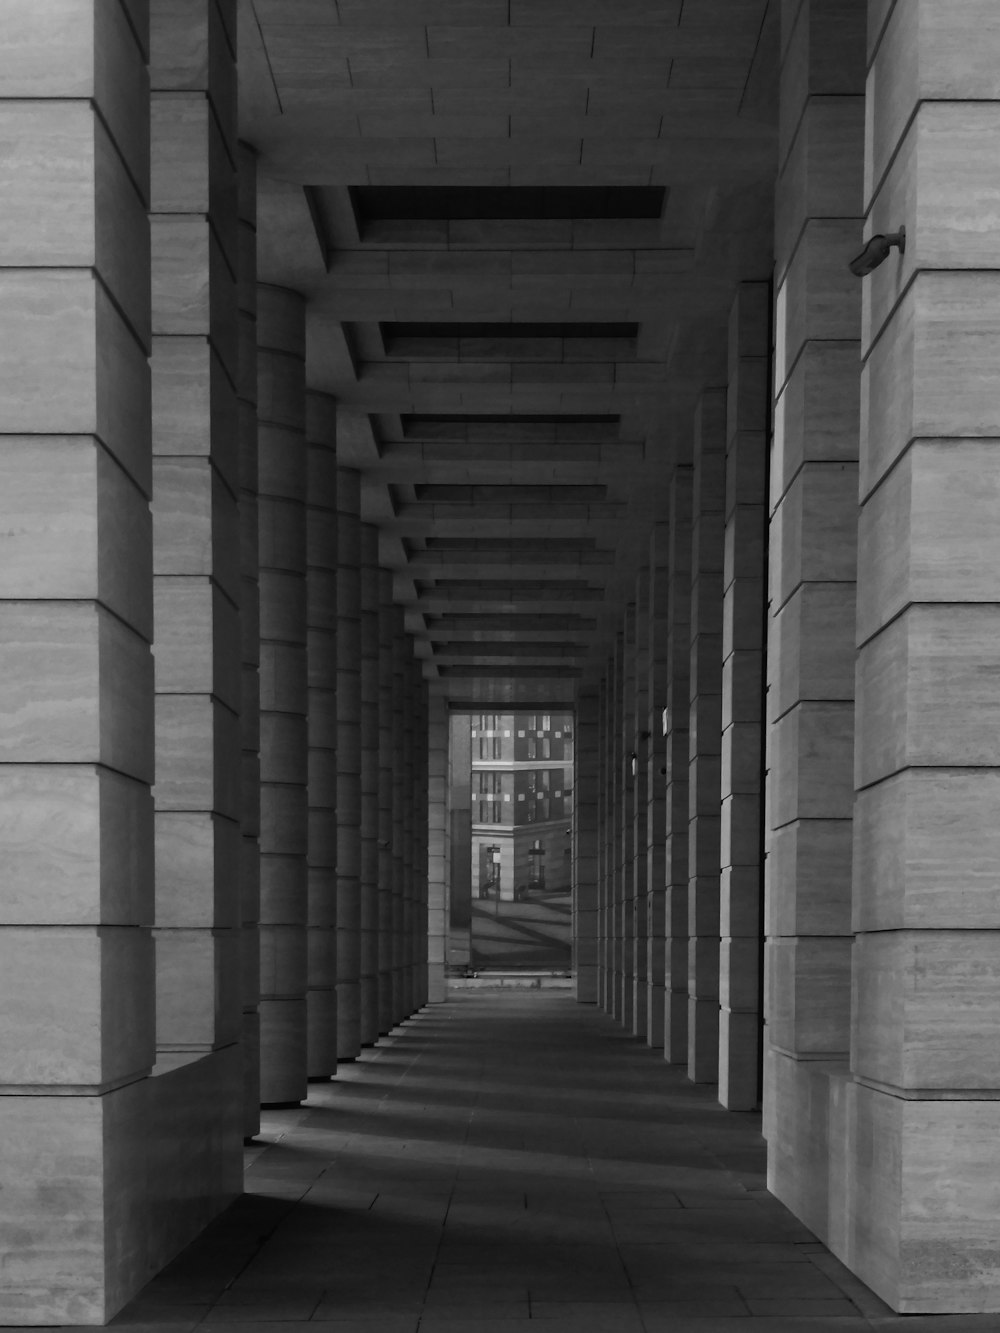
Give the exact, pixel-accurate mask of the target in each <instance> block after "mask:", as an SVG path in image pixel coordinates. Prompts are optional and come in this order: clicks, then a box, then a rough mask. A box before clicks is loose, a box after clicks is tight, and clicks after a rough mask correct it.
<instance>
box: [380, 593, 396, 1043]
mask: <svg viewBox="0 0 1000 1333" xmlns="http://www.w3.org/2000/svg"><path fill="white" fill-rule="evenodd" d="M378 577H379V608H378V1030H379V1034H380V1035H384V1034H385V1033H387V1032H388V1031H389V1029H390V1028H391V1027H392V1025H393V1022H394V1020H395V1015H394V1014H393V1008H392V765H393V755H392V628H393V615H392V571H391V570H388V569H380V570H379V576H378Z"/></svg>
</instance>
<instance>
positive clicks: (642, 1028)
mask: <svg viewBox="0 0 1000 1333" xmlns="http://www.w3.org/2000/svg"><path fill="white" fill-rule="evenodd" d="M648 691H649V570H648V569H643V570H641V571H640V572H639V574H638V576H637V577H636V584H635V652H634V656H633V670H632V754H634V755H635V764H634V767H635V773H634V775H633V777H632V885H633V897H632V1022H631V1030H632V1032H633V1034H634V1035H635V1036H637V1037H642V1038H643V1039H645V1036H646V1004H647V1001H648V999H649V996H648V995H647V993H646V987H647V980H646V978H647V965H648V961H649V960H648V958H647V956H646V949H647V944H646V932H647V926H648V913H649V907H648V886H647V878H646V870H647V861H648V857H649V848H648V847H647V845H646V842H647V839H646V820H647V818H648V814H649V811H648V810H647V808H646V806H647V801H648V799H649V797H648V793H649V765H648V758H649V703H648ZM631 768H632V764H631V761H630V764H629V771H630V772H631Z"/></svg>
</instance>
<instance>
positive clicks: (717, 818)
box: [688, 389, 726, 1083]
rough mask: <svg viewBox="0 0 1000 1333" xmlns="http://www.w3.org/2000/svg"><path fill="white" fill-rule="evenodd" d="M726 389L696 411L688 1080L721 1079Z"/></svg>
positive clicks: (709, 392)
mask: <svg viewBox="0 0 1000 1333" xmlns="http://www.w3.org/2000/svg"><path fill="white" fill-rule="evenodd" d="M725 489H726V391H725V389H706V390H705V391H704V392H703V393H702V395H701V398H700V400H699V403H698V408H697V410H696V412H695V425H694V472H693V482H692V498H691V677H690V680H689V683H688V688H689V693H690V707H691V711H690V720H689V727H690V732H689V737H688V755H689V764H688V815H689V821H690V822H689V824H688V1077H689V1078H690V1079H692V1080H693V1081H694V1082H695V1083H715V1082H716V1081H717V1080H718V1076H719V876H720V864H721V861H720V844H719V838H720V827H721V810H720V790H721V787H720V772H721V766H722V564H723V538H724V515H723V509H724V505H725Z"/></svg>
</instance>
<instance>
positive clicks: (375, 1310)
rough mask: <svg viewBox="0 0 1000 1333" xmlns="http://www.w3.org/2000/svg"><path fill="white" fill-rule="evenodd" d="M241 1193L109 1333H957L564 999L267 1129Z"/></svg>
mask: <svg viewBox="0 0 1000 1333" xmlns="http://www.w3.org/2000/svg"><path fill="white" fill-rule="evenodd" d="M265 1126H266V1128H265V1131H264V1134H263V1136H262V1137H263V1139H264V1140H266V1145H267V1146H263V1147H255V1148H253V1149H252V1150H251V1152H250V1158H251V1164H250V1167H249V1170H248V1174H247V1189H248V1191H249V1192H248V1193H247V1194H246V1195H245V1196H244V1197H243V1198H242V1199H241V1200H240V1201H238V1202H237V1203H236V1204H235V1205H234V1206H233V1207H232V1208H231V1209H230V1210H229V1211H228V1212H227V1213H226V1215H225V1216H224V1217H223V1218H220V1219H219V1221H218V1222H217V1223H215V1224H214V1225H213V1226H212V1227H211V1228H210V1229H209V1231H208V1232H206V1233H205V1235H204V1236H202V1237H201V1238H200V1239H199V1240H198V1241H197V1242H196V1243H195V1244H194V1245H192V1246H191V1247H190V1248H189V1249H188V1250H187V1251H185V1253H184V1254H182V1255H181V1256H180V1258H179V1259H178V1260H176V1261H175V1262H174V1263H173V1264H172V1265H171V1266H170V1268H169V1269H167V1270H166V1271H165V1272H164V1273H162V1274H161V1275H160V1276H159V1277H158V1278H157V1279H156V1280H155V1281H154V1282H152V1283H151V1284H150V1285H149V1286H148V1287H147V1288H146V1289H145V1291H144V1292H143V1293H142V1294H141V1296H140V1297H139V1298H138V1299H137V1300H136V1301H134V1302H133V1303H132V1305H131V1306H129V1307H128V1308H127V1309H126V1310H125V1311H123V1313H122V1314H121V1315H119V1317H118V1318H117V1319H116V1320H115V1325H116V1326H119V1327H120V1326H140V1325H141V1326H145V1327H146V1328H147V1330H148V1325H149V1324H150V1323H156V1324H157V1325H158V1326H160V1327H162V1328H165V1329H166V1330H169V1331H170V1333H190V1331H191V1330H193V1329H195V1328H198V1330H199V1333H215V1330H224V1331H225V1333H237V1330H238V1329H246V1330H247V1333H281V1330H284V1333H288V1324H289V1322H298V1321H309V1322H310V1331H311V1333H319V1329H320V1328H321V1327H322V1329H323V1333H355V1331H356V1330H366V1333H466V1331H468V1333H503V1331H504V1330H510V1331H511V1333H517V1330H518V1329H520V1328H522V1327H523V1321H525V1320H528V1319H537V1320H544V1321H545V1325H546V1329H547V1330H548V1333H619V1330H629V1331H634V1333H643V1330H645V1333H854V1331H855V1330H857V1333H868V1330H869V1329H870V1328H872V1327H874V1328H889V1327H890V1326H892V1327H893V1328H895V1327H896V1326H897V1325H899V1326H902V1325H903V1324H904V1323H905V1328H906V1333H924V1331H925V1330H930V1329H932V1328H933V1329H934V1330H935V1331H937V1330H940V1331H941V1333H946V1331H947V1333H958V1330H959V1329H962V1330H964V1329H966V1328H973V1327H975V1328H979V1327H983V1328H985V1327H987V1323H986V1322H984V1321H988V1320H989V1319H990V1318H991V1316H983V1317H978V1316H976V1317H972V1318H971V1319H969V1318H963V1317H954V1316H953V1317H948V1316H943V1317H938V1318H926V1319H925V1318H920V1317H909V1318H907V1319H905V1320H903V1319H899V1318H897V1317H896V1316H893V1315H892V1314H891V1312H890V1311H889V1310H888V1307H886V1306H885V1305H883V1303H882V1302H881V1301H879V1300H878V1299H877V1298H876V1297H875V1296H873V1295H872V1294H871V1292H869V1291H868V1289H867V1288H866V1287H864V1286H862V1284H861V1283H860V1282H858V1280H857V1279H856V1278H854V1277H853V1276H852V1275H851V1274H850V1273H848V1271H847V1270H846V1269H845V1268H843V1267H842V1265H840V1264H839V1263H838V1262H837V1261H836V1260H835V1259H834V1258H833V1257H832V1256H831V1255H830V1254H829V1253H828V1252H827V1251H826V1250H825V1249H824V1247H823V1246H822V1245H820V1244H818V1243H817V1242H816V1241H815V1240H814V1239H813V1237H812V1236H811V1235H810V1233H809V1232H808V1231H806V1230H805V1229H804V1228H803V1227H802V1226H801V1225H800V1224H799V1223H798V1222H797V1221H796V1220H795V1219H794V1218H793V1217H792V1216H791V1214H790V1213H788V1212H787V1211H786V1210H785V1209H784V1208H783V1207H782V1206H781V1205H780V1204H779V1203H778V1202H777V1201H776V1200H774V1199H773V1198H772V1197H771V1196H770V1195H769V1194H768V1193H767V1192H766V1190H765V1185H764V1146H763V1141H762V1139H761V1138H760V1134H759V1127H760V1126H759V1117H757V1116H754V1115H734V1114H730V1113H727V1112H725V1111H723V1110H722V1109H721V1108H720V1107H719V1106H718V1104H717V1103H716V1102H715V1101H714V1096H713V1092H712V1090H711V1089H707V1088H697V1087H694V1086H693V1085H692V1084H690V1083H689V1082H688V1081H687V1080H686V1078H684V1076H683V1075H682V1074H681V1073H680V1072H679V1071H677V1070H675V1069H672V1068H670V1067H669V1066H668V1065H666V1064H664V1062H663V1060H662V1057H661V1055H660V1053H657V1052H653V1051H650V1050H648V1049H647V1048H646V1047H645V1046H644V1045H642V1044H641V1043H640V1042H638V1041H636V1040H635V1039H634V1038H631V1037H628V1036H626V1035H625V1034H624V1033H623V1032H622V1031H621V1029H620V1028H618V1027H617V1026H616V1025H615V1024H614V1023H613V1022H612V1021H611V1020H610V1019H609V1018H607V1017H606V1016H605V1015H604V1014H602V1013H600V1012H598V1011H596V1010H594V1009H593V1008H589V1007H581V1006H579V1005H577V1004H576V1003H575V1002H574V1001H573V1000H572V999H571V998H570V997H569V996H568V995H566V994H565V993H552V992H549V993H546V992H544V991H542V992H537V991H536V992H530V993H527V994H525V993H520V994H517V993H510V994H499V993H497V994H492V995H483V994H482V993H478V994H464V995H463V994H459V995H458V996H456V997H455V998H453V999H452V1000H450V1001H449V1003H448V1004H446V1005H440V1006H435V1007H432V1008H428V1009H425V1010H424V1011H423V1012H421V1013H420V1014H418V1015H417V1016H416V1017H415V1018H413V1019H410V1020H409V1021H408V1022H407V1023H406V1024H404V1025H403V1026H402V1027H400V1028H398V1029H396V1030H395V1032H394V1033H393V1035H392V1036H390V1037H388V1038H384V1039H383V1040H382V1041H381V1042H379V1044H378V1045H377V1046H376V1047H374V1048H372V1049H369V1050H367V1051H366V1052H364V1054H363V1055H362V1057H361V1059H359V1060H358V1061H356V1062H354V1063H352V1064H348V1065H341V1067H340V1072H339V1075H338V1078H337V1079H336V1081H335V1082H332V1083H329V1084H326V1083H324V1084H316V1085H313V1087H312V1089H311V1094H310V1097H309V1101H308V1103H307V1104H306V1105H304V1106H303V1107H301V1108H296V1109H295V1110H291V1111H280V1112H268V1113H266V1114H265Z"/></svg>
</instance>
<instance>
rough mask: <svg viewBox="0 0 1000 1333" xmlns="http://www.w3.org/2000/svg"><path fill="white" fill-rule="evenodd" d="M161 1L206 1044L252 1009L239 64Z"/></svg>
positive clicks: (182, 976) (157, 11)
mask: <svg viewBox="0 0 1000 1333" xmlns="http://www.w3.org/2000/svg"><path fill="white" fill-rule="evenodd" d="M193 9H194V10H195V11H197V12H198V20H197V21H198V23H199V27H200V24H201V23H202V22H203V23H204V24H206V25H207V24H208V23H209V22H210V21H211V19H210V15H209V13H208V9H209V6H208V2H207V0H205V3H204V4H201V5H195V6H193ZM151 18H152V23H153V29H152V44H151V50H150V61H151V68H150V80H151V84H152V101H151V125H150V136H151V147H150V155H151V179H152V198H151V204H150V229H151V245H152V291H153V308H152V319H153V347H152V357H151V367H152V382H153V416H152V419H153V573H154V622H155V648H154V657H155V661H156V695H157V698H156V751H157V753H156V788H155V798H156V919H155V927H156V928H155V930H154V936H155V940H156V981H157V988H156V989H157V994H156V1031H157V1049H158V1050H160V1051H173V1052H180V1051H189V1052H193V1051H211V1050H214V1049H217V1048H219V1047H222V1046H230V1045H232V1044H234V1043H235V1042H236V1041H237V1040H238V1037H239V1028H240V1025H241V1020H240V1017H239V1012H240V1008H241V1006H240V1005H239V1004H238V997H239V955H238V948H239V936H238V926H239V920H240V911H239V880H238V874H237V868H238V866H239V862H240V852H241V845H240V843H241V834H240V825H239V818H240V813H241V812H240V781H239V771H240V748H241V747H240V730H239V708H240V674H241V667H240V635H239V600H240V561H239V507H238V495H239V452H238V442H239V437H238V430H237V398H236V379H237V374H238V363H239V355H238V303H237V288H236V272H237V268H238V257H237V255H238V228H239V214H238V209H237V189H236V187H237V174H236V162H235V155H236V151H237V146H236V139H235V130H236V121H235V105H234V104H233V102H232V96H231V94H232V87H233V78H234V73H235V71H234V56H233V52H232V50H231V48H230V47H229V46H228V44H227V43H226V42H224V41H223V42H220V43H219V44H218V45H217V46H216V48H215V51H216V55H217V56H218V62H217V64H215V65H214V66H212V67H210V66H208V65H206V64H203V63H202V56H203V48H202V46H201V43H200V42H195V43H193V44H188V43H187V42H186V41H185V40H184V39H185V37H186V36H187V34H186V32H185V31H184V30H183V29H182V26H181V25H180V24H178V23H175V24H171V23H170V22H169V16H168V15H167V13H166V11H165V9H164V5H163V0H154V4H153V5H152V8H151ZM199 35H200V33H199ZM210 155H211V161H212V174H213V176H215V177H217V178H218V187H217V188H216V189H214V190H211V191H210V190H209V159H210Z"/></svg>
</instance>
